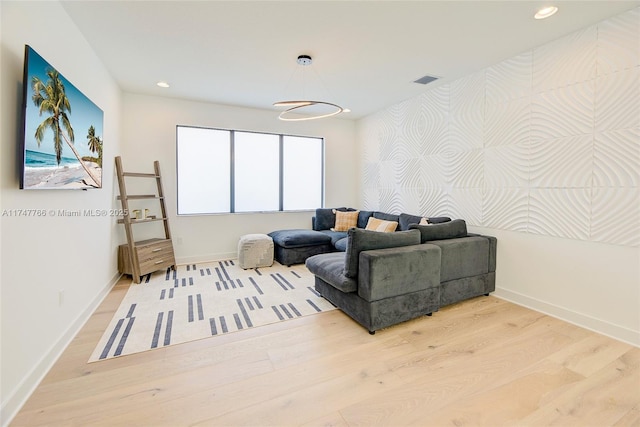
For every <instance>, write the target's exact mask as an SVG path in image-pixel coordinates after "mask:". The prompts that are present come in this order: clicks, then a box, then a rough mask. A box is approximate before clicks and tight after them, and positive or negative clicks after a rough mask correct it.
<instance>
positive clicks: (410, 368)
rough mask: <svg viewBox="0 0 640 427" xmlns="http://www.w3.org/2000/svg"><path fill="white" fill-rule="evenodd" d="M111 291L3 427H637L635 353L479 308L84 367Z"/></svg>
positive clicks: (285, 326) (507, 307) (276, 329)
mask: <svg viewBox="0 0 640 427" xmlns="http://www.w3.org/2000/svg"><path fill="white" fill-rule="evenodd" d="M127 286H128V281H121V282H120V283H119V284H118V285H117V286H116V287H115V288H114V290H113V291H112V292H111V293H110V294H109V296H108V297H107V299H106V300H105V301H104V303H103V304H102V305H101V307H100V308H99V309H98V310H97V311H96V313H94V314H93V316H92V317H91V319H90V320H89V321H88V323H87V325H85V327H84V328H83V330H82V331H81V332H80V333H79V334H78V336H77V337H76V338H75V339H74V340H73V342H72V344H71V345H70V346H69V348H68V349H67V350H66V351H65V352H64V354H63V355H62V357H61V358H60V360H59V361H58V363H56V365H55V366H54V367H53V369H52V370H51V372H50V373H49V374H48V375H47V377H46V378H45V379H44V380H43V382H42V384H40V386H39V387H38V388H37V390H36V391H35V393H34V394H33V396H32V397H31V398H30V399H29V401H28V402H27V403H26V404H25V406H24V408H23V409H22V411H21V412H20V413H19V414H18V415H17V416H16V418H15V419H14V421H13V423H12V425H13V426H40V425H49V426H55V425H65V426H96V425H99V426H187V425H189V426H190V425H198V426H209V425H224V426H238V425H254V426H258V425H259V426H289V425H295V426H319V425H325V426H375V425H386V426H405V425H415V426H466V425H485V426H501V425H517V426H539V425H557V426H598V427H600V426H638V425H640V349H639V348H635V347H633V346H630V345H627V344H624V343H621V342H618V341H615V340H613V339H610V338H606V337H604V336H601V335H598V334H595V333H592V332H589V331H587V330H584V329H581V328H579V327H576V326H573V325H570V324H568V323H565V322H562V321H559V320H556V319H554V318H551V317H548V316H545V315H543V314H540V313H537V312H534V311H531V310H528V309H525V308H522V307H519V306H517V305H514V304H511V303H508V302H505V301H502V300H500V299H498V298H495V297H491V296H490V297H480V298H476V299H473V300H469V301H466V302H463V303H460V304H456V305H453V306H450V307H446V308H444V309H442V310H440V311H439V312H437V313H434V315H433V316H432V317H424V318H421V319H416V320H414V321H411V322H407V323H404V324H401V325H398V326H395V327H392V328H389V329H386V330H383V331H379V332H377V333H376V334H375V335H373V336H371V335H369V334H368V333H367V331H366V330H365V329H363V328H362V327H360V326H358V325H357V324H355V323H354V322H353V321H352V320H350V319H349V318H348V317H347V316H345V315H344V314H342V313H341V312H340V311H337V310H336V311H333V312H328V313H322V314H318V315H315V316H309V317H306V318H302V319H297V320H292V321H288V322H282V323H279V324H275V325H269V326H265V327H260V328H254V329H251V330H247V331H243V332H238V333H233V334H229V335H225V336H219V337H214V338H210V339H205V340H200V341H196V342H192V343H187V344H181V345H176V346H172V347H168V348H163V349H158V350H154V351H148V352H145V353H140V354H135V355H131V356H125V357H121V358H117V359H111V360H107V361H102V362H96V363H91V364H87V363H86V361H87V359H88V358H89V355H90V354H91V352H92V351H93V349H94V347H95V345H96V344H97V342H98V339H99V338H100V335H101V334H102V332H103V330H104V329H105V328H106V326H107V324H108V323H109V321H110V320H111V317H112V315H113V313H114V311H115V309H116V308H117V306H118V304H119V302H120V300H121V299H122V297H123V296H124V294H125V292H126V288H127Z"/></svg>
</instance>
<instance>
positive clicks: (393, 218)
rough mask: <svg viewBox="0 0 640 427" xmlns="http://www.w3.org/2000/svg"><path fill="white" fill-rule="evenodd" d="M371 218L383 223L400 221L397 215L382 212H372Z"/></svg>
mask: <svg viewBox="0 0 640 427" xmlns="http://www.w3.org/2000/svg"><path fill="white" fill-rule="evenodd" d="M373 217H374V218H378V219H384V220H385V221H395V222H399V221H400V216H399V215H392V214H388V213H384V212H374V213H373Z"/></svg>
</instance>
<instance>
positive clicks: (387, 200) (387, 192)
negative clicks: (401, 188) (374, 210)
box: [378, 188, 404, 213]
mask: <svg viewBox="0 0 640 427" xmlns="http://www.w3.org/2000/svg"><path fill="white" fill-rule="evenodd" d="M378 194H379V197H380V203H379V208H378V209H379V210H381V211H384V212H397V213H400V212H403V211H404V205H403V204H402V195H401V194H400V192H398V191H396V190H395V189H394V188H382V189H380V192H379V193H378Z"/></svg>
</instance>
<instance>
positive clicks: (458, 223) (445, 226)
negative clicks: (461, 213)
mask: <svg viewBox="0 0 640 427" xmlns="http://www.w3.org/2000/svg"><path fill="white" fill-rule="evenodd" d="M409 229H410V230H420V235H421V238H420V241H421V243H424V242H429V241H431V240H443V239H455V238H458V237H466V236H467V223H466V222H465V221H464V220H463V219H455V220H453V221H449V222H443V223H441V224H429V225H419V224H410V225H409Z"/></svg>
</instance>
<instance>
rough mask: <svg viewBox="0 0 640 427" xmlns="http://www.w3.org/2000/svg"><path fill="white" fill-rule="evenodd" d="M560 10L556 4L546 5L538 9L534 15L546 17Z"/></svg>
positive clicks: (541, 17) (535, 16) (540, 17)
mask: <svg viewBox="0 0 640 427" xmlns="http://www.w3.org/2000/svg"><path fill="white" fill-rule="evenodd" d="M557 11H558V8H557V7H555V6H546V7H543V8H540V9H538V11H537V12H536V14H535V15H534V16H533V17H534V18H536V19H545V18H548V17H550V16H551V15H553V14H554V13H556V12H557Z"/></svg>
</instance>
